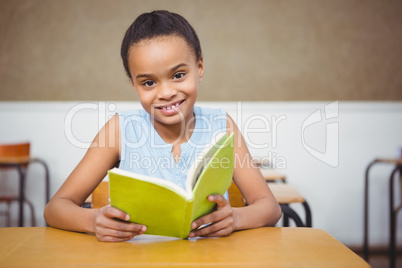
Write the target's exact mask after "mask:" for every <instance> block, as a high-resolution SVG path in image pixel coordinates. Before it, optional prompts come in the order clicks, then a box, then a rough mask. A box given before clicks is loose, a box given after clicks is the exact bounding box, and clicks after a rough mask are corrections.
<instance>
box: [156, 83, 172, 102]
mask: <svg viewBox="0 0 402 268" xmlns="http://www.w3.org/2000/svg"><path fill="white" fill-rule="evenodd" d="M176 94H177V90H176V89H175V88H174V87H172V86H169V85H168V84H161V85H160V86H159V91H158V95H157V97H158V98H159V99H164V100H169V99H171V98H172V97H174V96H176Z"/></svg>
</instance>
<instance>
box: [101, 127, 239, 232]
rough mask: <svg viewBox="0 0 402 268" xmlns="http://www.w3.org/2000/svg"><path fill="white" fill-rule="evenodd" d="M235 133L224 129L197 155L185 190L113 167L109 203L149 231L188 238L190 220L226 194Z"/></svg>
mask: <svg viewBox="0 0 402 268" xmlns="http://www.w3.org/2000/svg"><path fill="white" fill-rule="evenodd" d="M233 144H234V134H233V133H232V134H231V135H230V136H229V137H228V135H227V134H226V133H222V135H220V136H219V137H218V138H217V139H216V142H215V143H213V144H211V146H209V147H208V148H206V149H204V151H203V152H202V154H201V155H203V158H199V159H197V158H196V159H195V161H194V163H193V165H192V167H191V168H190V170H189V173H188V176H187V182H186V183H187V185H186V190H184V189H182V188H181V187H179V186H177V185H176V184H174V183H172V182H169V181H166V180H163V179H160V178H154V177H149V176H144V175H140V174H135V173H131V172H128V171H124V170H121V169H117V168H114V169H111V170H109V171H108V173H109V186H110V203H111V205H112V206H113V207H116V208H118V209H121V210H123V211H125V212H126V213H128V214H129V215H130V221H131V222H135V223H139V224H143V225H145V226H147V231H146V234H153V235H165V236H174V237H179V238H187V237H188V235H189V233H190V231H191V230H190V226H191V223H192V222H193V221H194V220H195V219H197V218H199V217H201V216H203V215H206V214H208V213H210V212H212V211H213V210H214V209H215V205H216V204H215V203H213V202H210V201H208V200H207V198H208V196H209V195H211V194H221V195H223V194H224V193H225V192H226V191H227V189H228V188H229V186H230V184H231V181H232V176H233V157H234V156H233V154H234V151H233V148H234V145H233Z"/></svg>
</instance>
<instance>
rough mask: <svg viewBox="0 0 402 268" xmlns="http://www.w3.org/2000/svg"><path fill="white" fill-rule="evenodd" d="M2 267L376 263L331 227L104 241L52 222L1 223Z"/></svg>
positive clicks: (263, 229) (342, 265) (346, 265)
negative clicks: (332, 233)
mask: <svg viewBox="0 0 402 268" xmlns="http://www.w3.org/2000/svg"><path fill="white" fill-rule="evenodd" d="M0 237H1V239H0V267H71V266H91V267H93V266H102V267H121V266H135V267H141V266H142V267H143V266H152V267H160V266H163V267H178V266H180V267H183V266H192V267H205V266H212V267H295V266H297V267H309V268H312V267H320V268H321V267H337V268H338V267H354V268H358V267H370V266H369V265H368V264H367V263H366V262H365V261H364V260H363V259H362V258H360V257H359V256H358V255H356V254H355V253H354V252H352V251H351V250H350V249H348V248H347V247H346V246H344V245H343V244H341V243H340V242H339V241H337V240H336V239H335V238H333V237H332V236H330V235H329V234H328V233H326V232H325V231H322V230H319V229H313V228H278V227H265V228H258V229H252V230H246V231H240V232H235V233H233V234H231V235H230V236H228V237H221V238H200V239H195V240H177V239H173V238H168V237H166V238H165V237H162V238H161V239H160V240H157V239H155V238H153V237H151V236H138V237H136V238H134V239H133V240H131V241H128V242H119V243H107V242H99V241H98V240H97V239H96V237H95V236H93V235H88V234H82V233H75V232H68V231H62V230H58V229H54V228H51V227H26V228H0Z"/></svg>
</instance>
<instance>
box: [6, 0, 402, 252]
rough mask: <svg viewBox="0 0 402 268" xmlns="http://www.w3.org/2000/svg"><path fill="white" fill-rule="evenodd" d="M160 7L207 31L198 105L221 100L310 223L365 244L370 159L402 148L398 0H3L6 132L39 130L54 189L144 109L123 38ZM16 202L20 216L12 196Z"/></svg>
mask: <svg viewBox="0 0 402 268" xmlns="http://www.w3.org/2000/svg"><path fill="white" fill-rule="evenodd" d="M155 9H167V10H169V11H173V12H177V13H179V14H181V15H182V16H184V17H185V18H186V19H187V20H188V21H189V22H190V24H191V25H192V26H193V27H194V28H195V30H196V31H197V33H198V35H199V38H200V40H201V45H202V49H203V56H204V63H205V68H206V69H205V75H204V78H203V81H202V83H201V89H200V92H199V99H198V100H199V102H198V104H199V105H203V106H211V107H221V108H224V109H226V111H227V112H228V113H229V114H230V115H231V116H232V118H233V119H234V120H235V121H236V122H237V124H238V125H239V127H240V129H241V130H242V131H243V135H244V136H245V139H246V141H247V142H248V143H249V147H250V151H251V153H252V154H253V156H254V157H256V158H259V159H268V160H269V161H270V163H271V166H272V167H273V168H275V169H277V170H280V172H282V173H284V174H286V177H287V180H288V182H289V183H291V184H293V185H295V186H296V187H297V189H298V190H299V191H300V192H301V193H302V195H303V196H304V197H305V198H306V200H308V202H309V204H310V207H311V210H312V217H313V227H315V228H320V229H324V230H325V231H327V232H329V233H330V234H331V235H333V236H334V237H335V238H337V239H338V240H340V241H341V242H342V243H344V244H346V245H347V246H349V247H351V248H354V249H357V250H358V249H361V246H362V241H363V190H364V172H365V169H366V167H367V165H368V164H369V163H370V162H371V161H372V160H374V159H375V158H378V157H384V158H394V159H395V158H399V157H400V151H401V148H402V126H401V122H402V72H401V70H402V49H401V48H402V16H401V14H402V2H401V1H375V0H367V1H359V0H354V1H346V0H345V1H344V0H341V1H320V0H303V1H268V0H266V1H262V0H260V1H259V0H251V1H240V0H231V1H225V0H213V1H212V0H207V1H184V0H166V1H156V0H146V1H142V0H130V1H129V0H119V1H107V0H86V1H78V0H71V1H50V0H49V1H46V0H35V1H32V0H13V1H11V0H0V36H1V38H0V128H1V131H0V143H15V142H21V141H29V142H31V155H32V156H37V157H40V158H41V159H43V160H45V161H46V163H47V164H48V166H49V169H50V179H51V189H50V190H51V195H53V194H54V193H55V192H56V191H57V189H58V188H59V187H60V186H61V184H62V183H63V181H64V180H65V179H66V177H67V176H68V175H69V174H70V172H71V171H72V170H73V168H74V167H75V166H76V165H77V163H78V162H79V161H80V159H81V158H82V156H83V155H84V153H85V151H86V148H87V147H88V145H89V143H90V142H91V140H92V139H93V137H94V136H95V134H96V133H97V131H98V130H99V128H100V127H102V126H103V124H104V123H105V122H106V120H107V119H108V118H109V117H110V116H112V115H113V114H114V113H115V112H116V111H119V110H127V109H134V108H140V105H139V103H138V99H137V96H136V94H135V92H134V91H133V90H132V88H131V86H130V83H129V80H128V78H127V77H126V76H125V73H124V68H123V65H122V63H121V59H120V44H121V41H122V38H123V35H124V33H125V31H126V29H127V28H128V26H129V25H130V24H131V23H132V22H133V20H134V19H135V18H136V17H137V16H138V15H139V14H141V13H143V12H148V11H152V10H155ZM326 107H327V108H328V107H330V108H331V112H332V113H331V116H328V109H327V110H326ZM317 111H318V113H319V114H320V115H321V117H320V119H319V120H317V121H315V122H314V124H312V123H309V122H310V121H309V120H310V119H311V116H312V115H313V114H314V113H316V112H317ZM309 118H310V119H309ZM330 125H331V126H332V127H329V126H330ZM313 152H316V153H313ZM328 159H330V160H328ZM392 169H393V166H392V165H386V164H380V165H378V166H375V167H373V169H372V171H371V173H370V174H371V180H370V182H371V184H370V198H369V201H370V229H369V230H370V245H371V246H372V247H375V248H379V249H383V248H386V247H387V245H388V228H389V212H388V210H389V207H388V202H389V201H388V196H389V192H388V177H389V175H390V172H391V170H392ZM28 173H29V174H28V178H27V189H26V195H27V197H28V199H30V200H31V201H32V202H33V203H34V206H35V208H36V211H35V218H36V221H37V225H38V226H44V225H45V222H44V220H43V217H42V212H43V208H44V205H45V200H44V186H43V185H44V183H43V179H42V176H43V170H42V169H41V167H37V166H32V167H30V168H29V170H28ZM13 177H15V174H14V173H13V172H12V171H7V172H3V173H1V174H0V193H9V192H14V191H15V192H17V189H18V183H17V180H16V179H12V178H13ZM396 191H397V195H396V196H397V198H396V201H398V202H399V200H400V198H399V196H400V195H399V190H396ZM0 209H1V208H0ZM295 210H297V211H298V212H300V214H301V215H303V214H304V212H303V209H302V208H301V207H300V208H298V207H297V206H296V207H295ZM11 212H12V213H11V215H12V224H13V225H14V226H15V225H17V216H18V213H17V205H13V206H12V211H11ZM26 217H27V220H26V222H29V220H28V219H29V210H26ZM398 219H399V220H400V219H401V217H400V216H399V217H398ZM0 220H1V219H0ZM0 223H1V222H0ZM401 227H402V225H401V223H399V224H398V225H397V230H398V231H400V230H401ZM397 242H398V244H399V245H401V246H402V234H401V232H399V234H398V239H397ZM401 246H400V247H401Z"/></svg>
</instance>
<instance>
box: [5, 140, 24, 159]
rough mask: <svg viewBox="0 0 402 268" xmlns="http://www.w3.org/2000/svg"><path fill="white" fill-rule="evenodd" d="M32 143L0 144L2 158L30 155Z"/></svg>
mask: <svg viewBox="0 0 402 268" xmlns="http://www.w3.org/2000/svg"><path fill="white" fill-rule="evenodd" d="M29 149H30V143H29V142H25V143H17V144H0V158H19V157H29Z"/></svg>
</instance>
